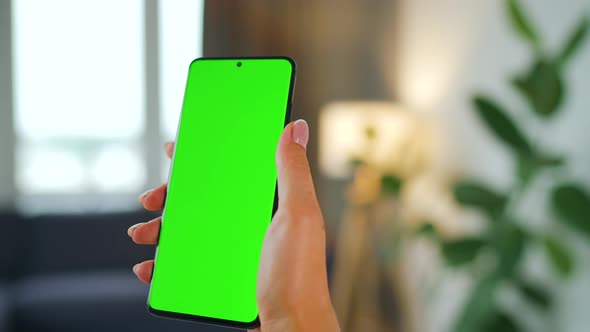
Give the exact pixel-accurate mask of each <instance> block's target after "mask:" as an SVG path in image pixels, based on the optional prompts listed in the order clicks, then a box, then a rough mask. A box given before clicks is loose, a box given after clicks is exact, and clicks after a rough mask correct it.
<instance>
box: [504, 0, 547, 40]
mask: <svg viewBox="0 0 590 332" xmlns="http://www.w3.org/2000/svg"><path fill="white" fill-rule="evenodd" d="M507 7H508V8H507V9H508V16H509V18H510V23H511V24H512V28H513V29H514V31H515V32H516V33H518V34H519V35H520V36H521V37H523V38H524V39H525V40H526V41H528V42H529V43H530V44H531V46H532V47H533V48H534V49H535V50H537V51H539V50H540V49H541V46H540V44H541V43H540V40H539V35H538V34H537V32H536V31H535V29H534V28H533V25H532V24H531V23H530V21H529V20H528V18H527V17H526V16H525V14H524V11H523V9H522V6H521V5H520V2H519V1H518V0H508V2H507Z"/></svg>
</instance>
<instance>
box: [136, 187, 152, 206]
mask: <svg viewBox="0 0 590 332" xmlns="http://www.w3.org/2000/svg"><path fill="white" fill-rule="evenodd" d="M152 191H153V190H148V191H146V192H144V193H143V194H141V195H139V202H140V203H142V204H143V200H144V199H145V198H146V197H147V195H149V194H150V193H151V192H152Z"/></svg>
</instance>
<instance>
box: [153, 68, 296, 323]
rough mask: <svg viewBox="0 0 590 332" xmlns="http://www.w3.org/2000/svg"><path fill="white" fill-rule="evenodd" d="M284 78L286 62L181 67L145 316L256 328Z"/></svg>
mask: <svg viewBox="0 0 590 332" xmlns="http://www.w3.org/2000/svg"><path fill="white" fill-rule="evenodd" d="M293 75H294V66H293V63H292V62H291V60H290V59H287V58H249V59H197V60H195V61H193V62H192V64H191V65H190V69H189V75H188V80H187V86H186V92H185V97H184V104H183V109H182V115H181V120H180V124H179V129H178V134H177V144H176V149H175V152H174V158H173V162H172V166H171V167H172V168H171V173H170V183H169V187H168V194H167V198H166V206H165V210H164V215H163V221H162V228H161V231H160V238H159V245H158V249H157V253H156V262H155V267H154V274H153V280H152V284H151V289H150V295H149V306H150V307H151V308H152V309H155V310H158V311H164V312H170V313H180V314H186V315H195V316H201V317H206V318H214V319H221V320H226V321H232V322H238V323H251V322H253V321H255V320H256V318H257V316H258V309H257V305H256V276H257V271H258V263H259V259H260V251H261V247H262V242H263V239H264V235H265V232H266V229H267V227H268V225H269V224H270V221H271V217H272V212H273V202H274V197H275V188H276V179H277V170H276V165H275V152H276V147H277V142H278V140H279V137H280V135H281V132H282V130H283V128H284V125H285V122H286V120H287V116H288V107H289V106H288V104H289V102H290V93H291V91H292V86H291V84H293V83H292V82H293V80H292V79H291V78H292V76H293Z"/></svg>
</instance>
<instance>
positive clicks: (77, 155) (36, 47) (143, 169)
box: [12, 0, 203, 212]
mask: <svg viewBox="0 0 590 332" xmlns="http://www.w3.org/2000/svg"><path fill="white" fill-rule="evenodd" d="M153 4H154V2H151V1H144V0H129V1H118V0H88V1H76V0H55V1H43V0H18V1H14V0H13V1H12V15H13V20H12V23H13V29H12V33H13V48H12V49H13V82H14V108H13V109H14V127H15V133H16V145H15V149H16V150H15V154H16V160H15V163H16V165H15V166H16V167H15V175H14V176H15V183H16V189H17V192H18V194H19V198H20V199H21V200H23V199H24V200H25V201H26V203H22V204H19V205H20V206H22V207H26V208H27V209H33V210H35V209H37V210H42V211H45V210H48V209H49V210H52V209H53V210H71V209H72V208H71V207H68V206H65V205H64V204H66V203H67V202H70V203H71V200H68V199H67V197H75V198H76V199H75V200H74V203H73V205H75V206H76V209H80V208H81V205H84V203H83V202H82V201H81V199H82V198H83V197H87V198H88V199H87V201H88V202H91V201H93V200H94V201H95V198H96V197H103V198H104V197H108V196H112V197H116V199H114V200H113V202H117V203H116V204H118V205H119V207H124V206H128V207H131V206H132V205H131V203H132V204H135V202H136V201H135V195H136V194H137V193H138V192H139V191H141V190H142V189H144V188H145V186H146V184H148V183H154V182H159V181H160V179H149V178H148V176H149V175H148V174H152V173H153V174H162V173H164V172H166V173H167V168H168V166H167V164H159V165H149V164H148V163H147V162H146V160H148V158H146V154H147V153H148V151H152V150H154V149H159V150H161V146H157V147H153V146H147V145H146V142H145V141H146V140H145V139H144V138H145V137H146V136H147V134H146V132H145V131H146V123H147V122H148V121H151V122H152V123H153V122H154V121H155V122H156V123H158V124H159V125H158V126H156V127H158V128H160V132H159V133H155V134H154V135H157V137H158V139H159V138H160V137H163V138H166V139H172V138H173V137H174V132H175V130H176V122H177V121H178V115H179V112H180V108H181V103H182V95H183V92H184V84H185V80H186V72H187V68H188V64H189V63H190V61H191V60H192V59H194V58H196V57H198V56H200V54H201V35H202V16H203V1H202V0H182V1H179V0H175V1H164V0H160V1H159V3H158V4H157V8H156V10H157V11H158V15H157V18H158V21H159V24H158V22H150V21H148V20H149V19H150V18H149V17H148V16H147V15H146V6H148V5H153ZM149 24H158V26H159V31H158V34H157V35H155V36H153V35H146V31H150V30H148V29H146V25H149ZM146 40H156V41H158V42H159V44H158V45H159V50H160V51H159V52H158V53H159V55H160V58H159V61H157V62H156V63H157V64H158V67H159V68H157V69H155V70H157V71H159V73H160V75H159V78H160V82H158V83H159V84H158V86H159V87H160V96H161V98H160V100H161V105H158V107H159V116H157V115H156V116H153V115H150V114H148V112H146V100H147V98H146V92H145V80H146V72H147V70H150V69H149V68H146V61H145V59H146V47H145V41H146ZM150 116H152V117H154V118H148V117H150ZM150 135H152V133H150ZM150 167H151V168H157V170H158V171H157V172H148V170H149V169H150ZM98 194H107V195H104V196H98ZM121 196H129V197H133V198H132V199H130V200H127V201H125V200H123V201H121V200H120V197H121ZM51 200H52V202H51V203H49V201H51ZM56 202H58V203H59V204H57V206H55V203H56ZM121 202H127V203H124V204H123V206H121ZM62 203H63V204H62ZM101 204H102V205H101V207H102V208H106V209H108V208H109V204H108V202H107V203H105V202H104V199H103V200H102V203H101ZM116 204H115V205H116ZM111 205H112V204H111ZM35 206H36V207H37V208H35ZM50 207H52V208H50ZM82 208H83V207H82ZM87 208H88V209H95V208H97V206H96V203H94V204H90V205H88V206H87ZM25 212H26V211H25Z"/></svg>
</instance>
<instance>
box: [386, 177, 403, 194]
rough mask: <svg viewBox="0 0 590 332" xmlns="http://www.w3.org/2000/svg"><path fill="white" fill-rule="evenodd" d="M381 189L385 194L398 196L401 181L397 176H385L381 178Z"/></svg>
mask: <svg viewBox="0 0 590 332" xmlns="http://www.w3.org/2000/svg"><path fill="white" fill-rule="evenodd" d="M381 188H382V189H383V191H385V192H388V193H392V194H398V193H399V192H400V190H401V188H402V180H401V179H400V178H399V177H397V176H392V175H385V176H383V177H381Z"/></svg>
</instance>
